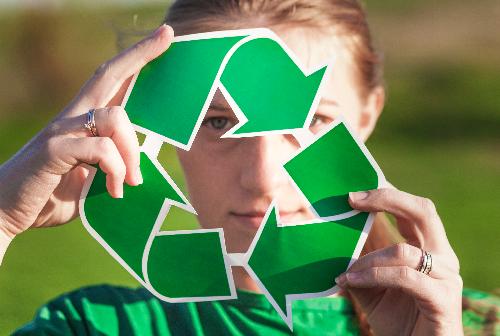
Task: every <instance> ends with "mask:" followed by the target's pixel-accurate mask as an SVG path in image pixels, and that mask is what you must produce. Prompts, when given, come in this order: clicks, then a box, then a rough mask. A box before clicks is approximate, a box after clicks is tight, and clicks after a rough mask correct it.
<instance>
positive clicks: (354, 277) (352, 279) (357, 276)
mask: <svg viewBox="0 0 500 336" xmlns="http://www.w3.org/2000/svg"><path fill="white" fill-rule="evenodd" d="M346 278H347V280H348V281H349V282H356V281H359V280H361V274H359V272H352V273H346Z"/></svg>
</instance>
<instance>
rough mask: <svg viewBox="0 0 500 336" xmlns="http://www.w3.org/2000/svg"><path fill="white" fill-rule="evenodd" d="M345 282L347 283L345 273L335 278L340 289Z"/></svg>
mask: <svg viewBox="0 0 500 336" xmlns="http://www.w3.org/2000/svg"><path fill="white" fill-rule="evenodd" d="M345 282H346V277H345V273H344V274H341V275H339V276H338V277H336V278H335V283H336V284H337V285H339V286H340V287H343V286H344V285H345Z"/></svg>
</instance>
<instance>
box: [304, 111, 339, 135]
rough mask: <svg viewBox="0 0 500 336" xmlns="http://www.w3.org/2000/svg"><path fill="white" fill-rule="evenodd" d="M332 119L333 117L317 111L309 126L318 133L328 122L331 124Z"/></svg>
mask: <svg viewBox="0 0 500 336" xmlns="http://www.w3.org/2000/svg"><path fill="white" fill-rule="evenodd" d="M332 121H333V118H331V117H328V116H326V115H322V114H319V113H316V114H315V115H314V116H313V118H312V120H311V124H309V128H310V129H311V131H312V132H313V133H317V132H319V131H320V130H321V129H323V128H324V127H326V126H327V125H328V124H330V123H331V122H332Z"/></svg>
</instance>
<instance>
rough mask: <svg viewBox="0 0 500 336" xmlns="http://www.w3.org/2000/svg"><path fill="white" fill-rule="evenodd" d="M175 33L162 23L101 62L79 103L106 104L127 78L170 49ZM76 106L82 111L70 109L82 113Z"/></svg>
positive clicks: (85, 87) (89, 104)
mask: <svg viewBox="0 0 500 336" xmlns="http://www.w3.org/2000/svg"><path fill="white" fill-rule="evenodd" d="M173 37H174V33H173V30H172V28H171V27H170V26H167V25H162V26H160V27H159V28H158V29H157V30H156V31H155V32H153V33H152V34H151V35H149V36H148V37H147V38H145V39H144V40H142V41H140V42H139V43H137V44H135V45H134V46H132V47H130V48H128V49H127V50H125V51H123V52H122V53H120V54H119V55H117V56H116V57H114V58H113V59H111V60H110V61H108V62H106V63H104V64H103V65H101V66H100V67H99V68H98V69H97V71H96V73H95V75H94V76H93V77H92V78H91V79H90V80H89V81H88V82H87V83H86V84H85V86H84V88H83V89H82V91H81V93H80V94H79V96H78V99H77V100H78V101H79V102H78V103H77V105H80V106H81V107H82V109H90V108H93V107H104V106H106V105H107V104H108V102H109V101H110V100H111V99H112V98H113V97H114V96H115V95H116V93H117V92H118V90H120V88H121V87H122V85H123V83H124V82H125V81H126V80H127V79H129V78H130V77H131V76H133V75H134V74H135V73H137V72H138V71H139V70H140V69H141V68H142V67H143V66H144V65H146V64H147V63H148V62H150V61H152V60H153V59H155V58H156V57H158V56H159V55H161V54H162V53H163V52H164V51H165V50H167V49H168V47H169V46H170V44H171V43H172V40H173ZM76 110H79V113H81V109H71V111H72V112H68V113H78V112H75V111H76Z"/></svg>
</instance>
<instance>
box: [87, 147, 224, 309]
mask: <svg viewBox="0 0 500 336" xmlns="http://www.w3.org/2000/svg"><path fill="white" fill-rule="evenodd" d="M141 172H142V174H143V178H144V183H143V184H142V185H140V186H136V187H130V186H127V185H125V186H124V197H123V198H122V199H114V198H112V197H111V196H110V195H109V194H108V192H107V190H106V175H105V174H104V173H103V172H102V171H101V170H96V171H95V176H94V178H93V179H89V180H87V186H86V189H87V190H88V192H87V193H86V195H85V192H84V194H83V197H82V202H83V203H82V204H81V206H80V208H81V209H82V210H83V211H82V213H81V215H82V221H83V222H84V225H85V227H86V228H87V229H88V230H89V232H90V233H91V234H92V235H93V236H94V238H96V239H97V240H98V241H99V242H100V243H101V244H102V245H103V246H104V247H105V248H106V249H107V250H108V252H110V254H111V255H112V256H113V257H114V258H115V259H117V260H118V261H119V262H120V263H121V264H122V265H123V266H124V267H125V268H126V269H127V270H128V271H129V272H130V273H132V274H133V275H134V276H135V277H136V278H137V280H139V281H140V282H141V283H142V284H143V285H144V286H145V287H147V288H148V289H149V290H150V291H152V292H153V293H155V294H156V295H157V296H159V297H161V298H163V299H168V300H169V301H188V300H197V301H200V300H203V299H213V298H214V297H216V298H224V297H231V296H232V286H233V284H232V279H231V277H230V275H228V274H227V273H228V266H227V265H226V262H225V256H224V253H225V252H223V251H225V248H224V246H223V245H222V239H221V237H222V232H220V231H218V230H193V231H188V232H186V231H181V232H177V231H171V232H160V227H161V224H162V223H163V220H164V219H165V216H166V215H167V213H168V210H169V208H170V206H173V205H175V206H179V207H181V208H183V209H186V210H189V208H190V206H189V205H188V203H187V201H186V200H185V199H184V198H183V197H182V196H181V193H180V191H179V190H178V189H177V188H176V187H175V188H174V187H173V185H175V184H174V183H173V181H171V179H169V178H168V175H167V174H166V172H164V171H163V169H162V168H161V166H159V163H157V162H154V161H152V160H151V159H150V158H149V157H148V156H147V155H146V154H144V153H141ZM186 251H189V253H186Z"/></svg>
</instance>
